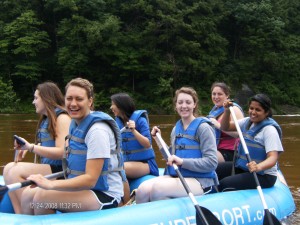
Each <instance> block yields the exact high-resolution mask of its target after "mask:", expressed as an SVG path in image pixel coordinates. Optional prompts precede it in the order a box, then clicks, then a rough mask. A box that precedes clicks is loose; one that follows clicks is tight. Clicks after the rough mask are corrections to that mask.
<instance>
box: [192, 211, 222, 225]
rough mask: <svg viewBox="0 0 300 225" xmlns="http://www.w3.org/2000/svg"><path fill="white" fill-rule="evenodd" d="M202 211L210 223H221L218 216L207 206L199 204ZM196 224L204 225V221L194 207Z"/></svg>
mask: <svg viewBox="0 0 300 225" xmlns="http://www.w3.org/2000/svg"><path fill="white" fill-rule="evenodd" d="M200 208H201V210H202V213H203V214H204V216H205V219H206V220H207V223H208V224H210V225H222V223H221V221H220V220H218V218H217V217H216V216H215V215H214V214H213V213H212V212H211V211H210V210H208V209H207V208H205V207H202V206H200ZM196 224H197V225H204V224H206V223H205V221H204V218H202V216H201V215H200V213H199V212H197V209H196Z"/></svg>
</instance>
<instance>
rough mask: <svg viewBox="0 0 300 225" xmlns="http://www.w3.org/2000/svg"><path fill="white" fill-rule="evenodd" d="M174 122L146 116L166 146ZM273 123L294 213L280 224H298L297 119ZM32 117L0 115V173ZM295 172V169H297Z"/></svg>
mask: <svg viewBox="0 0 300 225" xmlns="http://www.w3.org/2000/svg"><path fill="white" fill-rule="evenodd" d="M177 119H178V118H176V116H150V125H151V127H152V126H154V125H160V128H161V130H162V136H163V138H164V140H165V141H166V142H167V143H169V139H170V137H169V135H170V132H171V129H172V127H173V126H174V124H175V122H176V121H177ZM274 119H275V120H276V121H277V122H278V123H279V124H280V125H281V128H282V130H283V146H284V150H285V152H284V153H283V154H282V155H281V156H280V168H281V170H282V171H283V174H284V176H285V179H286V180H287V183H288V185H289V187H290V189H291V191H292V194H293V196H294V199H295V203H296V206H297V211H296V212H295V213H294V214H293V215H292V216H291V217H289V218H288V219H287V220H286V221H284V223H283V224H288V225H292V224H293V225H294V224H300V212H299V207H300V179H299V178H300V175H299V172H297V171H299V170H300V164H299V161H300V154H299V146H300V115H295V116H274ZM37 120H38V118H37V116H36V115H32V114H30V115H27V114H25V115H24V114H17V115H16V114H14V115H10V114H0V146H1V149H0V152H1V154H0V166H1V167H0V173H1V174H2V170H3V166H4V165H5V164H6V163H8V162H10V161H12V160H13V157H14V151H12V149H13V138H12V137H13V135H14V134H17V135H19V136H21V137H24V138H26V139H27V140H28V141H30V142H33V141H34V133H35V129H36V124H37ZM153 147H154V148H155V151H156V155H157V161H158V164H159V166H160V167H164V165H165V163H164V161H163V160H162V156H161V154H160V153H159V152H158V150H157V146H156V144H155V143H154V144H153ZM25 161H31V162H32V161H33V156H32V154H28V156H26V159H25ZM297 168H298V169H297Z"/></svg>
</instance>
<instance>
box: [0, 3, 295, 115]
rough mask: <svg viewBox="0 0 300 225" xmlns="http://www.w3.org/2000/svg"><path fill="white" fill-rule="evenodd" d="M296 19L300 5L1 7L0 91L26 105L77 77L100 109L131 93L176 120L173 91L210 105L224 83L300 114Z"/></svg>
mask: <svg viewBox="0 0 300 225" xmlns="http://www.w3.org/2000/svg"><path fill="white" fill-rule="evenodd" d="M299 12H300V2H299V1H297V0H262V1H255V0H228V1H221V0H212V1H203V0H201V1H190V0H178V1H174V0H169V1H165V0H154V1H152V0H151V1H150V0H128V1H120V0H110V1H106V0H89V1H85V0H47V1H40V0H10V1H7V0H6V1H1V2H0V78H1V79H2V81H1V85H7V87H11V88H12V90H10V91H13V92H14V93H15V95H16V96H18V97H19V98H20V99H22V101H29V99H31V98H32V93H33V91H34V88H35V85H37V84H38V83H39V82H41V81H45V80H53V81H55V82H57V83H58V84H59V85H60V87H61V88H63V87H64V85H65V84H66V83H67V82H68V81H69V80H70V79H72V78H74V77H78V76H81V77H84V78H87V79H89V80H90V81H92V82H93V83H94V85H95V89H96V92H97V97H99V98H100V99H98V100H97V101H96V105H97V106H98V108H100V109H102V110H106V111H107V110H108V107H109V104H110V99H109V96H110V95H111V94H113V93H116V92H128V93H130V94H131V95H132V96H133V97H134V98H135V100H136V102H137V104H138V106H139V108H140V107H141V108H146V109H148V110H149V111H151V112H153V113H172V112H173V106H172V98H173V94H174V90H175V89H177V88H178V87H181V86H184V85H188V86H193V87H194V88H195V89H196V90H197V91H198V93H199V97H200V98H202V100H204V104H205V103H206V102H207V103H206V104H210V86H211V84H212V83H213V82H214V81H217V80H218V81H225V82H226V83H228V84H229V85H230V86H231V87H232V89H233V94H234V93H235V92H236V91H238V90H239V89H240V88H241V87H242V84H247V85H248V86H249V87H250V88H251V89H252V90H253V91H254V92H256V93H257V92H264V93H266V94H268V95H270V97H271V98H272V100H273V103H274V104H275V105H280V104H283V103H284V104H290V105H296V106H297V105H300V90H299V88H298V86H299V85H300V75H299V74H300V56H299V52H300V49H299V48H300V43H299V42H300V38H299V35H300V30H299V27H300V16H299V15H300V13H299ZM1 101H3V100H1Z"/></svg>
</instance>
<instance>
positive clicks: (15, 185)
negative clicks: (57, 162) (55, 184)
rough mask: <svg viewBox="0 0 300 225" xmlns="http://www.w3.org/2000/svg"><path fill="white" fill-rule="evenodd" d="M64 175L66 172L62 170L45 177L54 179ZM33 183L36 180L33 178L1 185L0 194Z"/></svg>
mask: <svg viewBox="0 0 300 225" xmlns="http://www.w3.org/2000/svg"><path fill="white" fill-rule="evenodd" d="M64 175H65V172H64V171H61V172H57V173H52V174H49V175H46V176H45V178H47V179H54V178H59V177H63V176H64ZM31 184H34V182H33V181H31V180H25V181H23V182H19V183H13V184H8V185H4V186H2V187H0V196H2V195H4V194H5V193H6V192H9V191H14V190H17V189H20V188H23V187H26V186H29V185H31Z"/></svg>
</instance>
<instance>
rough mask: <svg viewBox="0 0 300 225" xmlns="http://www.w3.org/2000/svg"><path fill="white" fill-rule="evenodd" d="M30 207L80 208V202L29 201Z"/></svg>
mask: <svg viewBox="0 0 300 225" xmlns="http://www.w3.org/2000/svg"><path fill="white" fill-rule="evenodd" d="M30 208H31V209H80V208H81V203H77V202H60V203H57V202H31V203H30Z"/></svg>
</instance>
